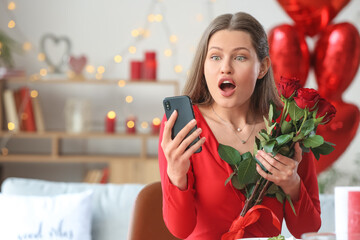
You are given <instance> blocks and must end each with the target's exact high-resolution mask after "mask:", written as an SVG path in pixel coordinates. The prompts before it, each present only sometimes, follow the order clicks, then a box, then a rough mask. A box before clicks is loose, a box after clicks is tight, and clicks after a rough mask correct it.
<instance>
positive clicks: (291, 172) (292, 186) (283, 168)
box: [256, 143, 302, 201]
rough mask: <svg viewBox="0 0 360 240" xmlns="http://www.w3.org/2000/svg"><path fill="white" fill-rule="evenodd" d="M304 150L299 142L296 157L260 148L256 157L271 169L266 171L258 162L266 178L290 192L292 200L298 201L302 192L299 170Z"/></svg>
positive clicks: (259, 169)
mask: <svg viewBox="0 0 360 240" xmlns="http://www.w3.org/2000/svg"><path fill="white" fill-rule="evenodd" d="M301 156H302V150H301V148H300V145H299V143H296V144H295V154H294V158H293V159H291V158H288V157H285V156H283V155H281V154H277V155H276V156H274V157H273V156H272V154H271V153H266V152H265V151H264V150H259V151H258V153H257V154H256V158H257V159H258V160H259V161H260V162H261V163H262V164H263V165H264V167H265V168H266V169H267V170H268V171H269V173H266V172H265V171H264V170H262V168H261V167H260V165H259V164H256V165H257V166H256V170H257V171H258V173H259V174H260V175H261V176H262V177H263V178H265V179H267V180H269V181H271V182H273V183H275V184H276V185H278V186H279V187H281V188H282V190H283V191H284V192H285V193H286V194H289V195H290V197H291V200H293V201H296V200H298V198H299V194H300V176H299V174H298V172H297V170H298V166H299V163H300V162H301V160H302V157H301Z"/></svg>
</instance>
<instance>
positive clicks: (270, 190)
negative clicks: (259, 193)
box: [266, 184, 280, 195]
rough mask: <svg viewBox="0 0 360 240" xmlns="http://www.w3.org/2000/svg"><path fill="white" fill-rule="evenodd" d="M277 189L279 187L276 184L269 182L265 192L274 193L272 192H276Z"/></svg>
mask: <svg viewBox="0 0 360 240" xmlns="http://www.w3.org/2000/svg"><path fill="white" fill-rule="evenodd" d="M279 190H280V189H279V187H278V186H277V185H276V184H271V185H270V187H269V188H268V190H267V192H266V193H267V194H272V195H274V194H276V193H277V192H278V191H279Z"/></svg>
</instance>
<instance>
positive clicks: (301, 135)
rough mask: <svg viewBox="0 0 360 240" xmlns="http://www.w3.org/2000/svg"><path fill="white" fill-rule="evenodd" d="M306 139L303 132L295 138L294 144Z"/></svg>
mask: <svg viewBox="0 0 360 240" xmlns="http://www.w3.org/2000/svg"><path fill="white" fill-rule="evenodd" d="M303 138H304V134H303V133H302V132H300V133H299V135H297V136H295V137H294V138H293V142H297V141H299V140H300V139H303Z"/></svg>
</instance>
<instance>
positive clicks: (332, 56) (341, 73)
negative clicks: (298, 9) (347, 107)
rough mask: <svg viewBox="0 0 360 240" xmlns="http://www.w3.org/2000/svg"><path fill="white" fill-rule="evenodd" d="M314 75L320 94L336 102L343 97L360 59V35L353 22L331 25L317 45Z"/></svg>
mask: <svg viewBox="0 0 360 240" xmlns="http://www.w3.org/2000/svg"><path fill="white" fill-rule="evenodd" d="M314 60H315V75H316V81H317V83H318V87H319V89H318V90H319V93H320V94H321V95H322V96H323V97H325V98H327V99H331V100H334V101H339V100H341V95H342V93H343V92H344V91H345V90H346V89H347V87H348V86H349V85H350V83H351V82H352V80H353V79H354V77H355V75H356V72H357V71H358V69H359V62H360V36H359V32H358V31H357V29H356V27H354V26H353V25H352V24H350V23H339V24H334V25H329V26H328V27H327V28H326V29H325V31H324V32H323V34H321V36H320V38H319V40H318V41H317V43H316V46H315V55H314Z"/></svg>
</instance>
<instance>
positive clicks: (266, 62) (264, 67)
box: [258, 56, 271, 79]
mask: <svg viewBox="0 0 360 240" xmlns="http://www.w3.org/2000/svg"><path fill="white" fill-rule="evenodd" d="M270 66H271V60H270V57H268V56H266V57H265V58H264V59H263V60H262V61H261V65H260V71H259V75H258V79H261V78H263V77H264V76H265V74H266V73H267V72H268V70H269V68H270Z"/></svg>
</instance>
